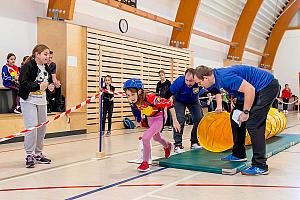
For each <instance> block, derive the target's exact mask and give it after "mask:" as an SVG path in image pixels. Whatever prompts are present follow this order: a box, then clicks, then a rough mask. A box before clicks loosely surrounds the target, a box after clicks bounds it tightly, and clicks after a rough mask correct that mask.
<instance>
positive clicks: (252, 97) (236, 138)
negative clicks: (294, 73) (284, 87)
mask: <svg viewBox="0 0 300 200" xmlns="http://www.w3.org/2000/svg"><path fill="white" fill-rule="evenodd" d="M195 81H196V82H198V83H199V84H200V85H202V86H203V87H204V88H210V87H215V88H217V89H221V88H223V89H224V90H226V91H227V92H228V93H229V94H230V95H233V96H235V97H237V104H236V107H235V109H238V110H240V111H242V112H241V114H240V115H239V117H238V123H236V122H235V121H234V120H233V117H232V115H233V112H232V113H231V116H230V119H231V128H232V134H233V142H234V146H233V149H232V154H231V155H228V156H226V157H224V158H222V160H226V161H242V162H243V161H246V160H247V157H246V151H245V137H246V128H247V130H248V132H249V135H250V138H251V143H252V148H253V157H252V166H251V167H250V168H248V169H246V170H243V171H242V174H243V175H261V174H268V173H269V169H268V165H267V163H266V162H267V158H266V142H265V129H266V119H267V115H268V112H269V109H270V106H271V105H272V103H273V101H274V99H275V98H276V97H277V94H278V92H279V83H278V81H277V80H276V79H275V78H274V76H273V75H272V74H271V73H269V72H267V71H265V70H262V69H259V68H257V67H252V66H246V65H235V66H231V67H227V68H218V69H212V68H209V67H206V66H199V67H197V68H196V70H195Z"/></svg>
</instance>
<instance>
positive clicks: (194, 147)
mask: <svg viewBox="0 0 300 200" xmlns="http://www.w3.org/2000/svg"><path fill="white" fill-rule="evenodd" d="M201 148H202V147H201V146H200V145H199V144H198V143H194V144H192V145H191V149H201Z"/></svg>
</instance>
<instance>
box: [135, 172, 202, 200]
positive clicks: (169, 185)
mask: <svg viewBox="0 0 300 200" xmlns="http://www.w3.org/2000/svg"><path fill="white" fill-rule="evenodd" d="M201 173H202V172H197V173H194V174H192V175H190V176H187V177H184V178H182V179H179V180H177V181H174V182H172V183H169V184H168V185H165V186H163V187H161V188H159V189H157V190H154V191H152V192H148V193H146V194H144V195H142V196H140V197H137V198H135V199H132V200H139V199H143V198H145V197H149V196H150V195H153V194H154V193H157V192H159V191H162V190H165V189H167V188H169V187H172V186H176V185H177V184H178V183H179V182H181V181H185V180H188V179H191V178H193V177H195V176H198V175H199V174H201Z"/></svg>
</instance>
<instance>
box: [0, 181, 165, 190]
mask: <svg viewBox="0 0 300 200" xmlns="http://www.w3.org/2000/svg"><path fill="white" fill-rule="evenodd" d="M163 185H164V184H159V183H152V184H122V185H119V186H118V187H161V186H163ZM103 186H104V185H65V186H44V187H28V188H5V189H0V192H11V191H27V190H52V189H78V188H94V187H97V188H99V187H103Z"/></svg>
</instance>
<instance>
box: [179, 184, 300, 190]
mask: <svg viewBox="0 0 300 200" xmlns="http://www.w3.org/2000/svg"><path fill="white" fill-rule="evenodd" d="M176 186H179V187H249V188H251V187H252V188H278V189H283V188H284V189H300V186H286V185H252V184H205V183H203V184H198V183H192V184H177V185H176Z"/></svg>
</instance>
